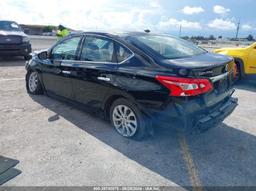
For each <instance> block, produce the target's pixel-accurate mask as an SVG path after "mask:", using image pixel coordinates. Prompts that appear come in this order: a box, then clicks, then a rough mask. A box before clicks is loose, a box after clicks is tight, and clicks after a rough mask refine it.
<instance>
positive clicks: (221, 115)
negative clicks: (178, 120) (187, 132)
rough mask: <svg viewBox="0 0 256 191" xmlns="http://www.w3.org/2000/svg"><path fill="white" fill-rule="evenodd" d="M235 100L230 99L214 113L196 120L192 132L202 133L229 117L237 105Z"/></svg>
mask: <svg viewBox="0 0 256 191" xmlns="http://www.w3.org/2000/svg"><path fill="white" fill-rule="evenodd" d="M237 102H238V99H237V98H232V97H231V98H230V99H229V100H228V101H227V102H226V103H225V104H223V105H222V106H221V107H220V108H218V109H216V110H215V111H213V112H211V113H209V114H208V115H205V116H204V117H202V118H200V119H198V121H197V122H196V124H195V125H194V127H192V129H193V130H199V131H200V132H204V131H206V130H208V129H210V128H212V127H215V126H217V125H219V124H220V123H221V122H222V121H223V120H224V119H225V118H226V117H227V116H229V115H230V114H231V113H232V112H233V111H234V109H235V108H236V107H237V105H238V103H237Z"/></svg>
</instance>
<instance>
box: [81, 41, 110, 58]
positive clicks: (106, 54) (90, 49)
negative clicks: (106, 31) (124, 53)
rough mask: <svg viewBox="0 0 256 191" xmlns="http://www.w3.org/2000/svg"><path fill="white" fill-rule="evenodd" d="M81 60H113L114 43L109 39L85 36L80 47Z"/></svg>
mask: <svg viewBox="0 0 256 191" xmlns="http://www.w3.org/2000/svg"><path fill="white" fill-rule="evenodd" d="M81 60H84V61H93V62H114V43H113V41H112V40H110V39H106V38H101V37H93V36H87V37H86V38H85V42H84V45H83V48H82V54H81Z"/></svg>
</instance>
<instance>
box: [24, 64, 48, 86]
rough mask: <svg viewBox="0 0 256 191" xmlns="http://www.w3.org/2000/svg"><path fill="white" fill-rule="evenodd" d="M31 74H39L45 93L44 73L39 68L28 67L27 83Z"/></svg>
mask: <svg viewBox="0 0 256 191" xmlns="http://www.w3.org/2000/svg"><path fill="white" fill-rule="evenodd" d="M31 72H37V73H38V74H39V81H40V83H41V85H42V88H43V91H45V87H44V82H43V78H42V73H41V71H40V70H39V69H38V68H33V67H28V68H27V73H26V77H25V79H26V81H27V80H28V75H29V74H30V73H31Z"/></svg>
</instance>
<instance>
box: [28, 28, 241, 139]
mask: <svg viewBox="0 0 256 191" xmlns="http://www.w3.org/2000/svg"><path fill="white" fill-rule="evenodd" d="M233 68H234V61H233V59H232V58H230V57H227V56H222V55H217V54H212V53H209V52H207V51H205V50H203V49H201V48H199V47H197V46H195V45H193V44H190V43H189V42H187V41H184V40H182V39H179V38H176V37H172V36H167V35H157V34H147V33H136V32H133V33H120V34H109V33H96V32H86V33H80V34H74V35H70V36H68V37H66V38H65V39H63V40H61V41H59V42H57V44H55V45H54V46H53V47H52V48H50V49H49V50H48V51H41V52H37V53H35V54H33V58H32V60H30V61H29V62H28V63H27V65H26V69H27V75H26V86H27V91H28V92H29V93H31V94H41V93H43V92H45V93H46V94H47V95H49V96H53V97H57V98H61V99H62V100H66V101H68V102H72V103H75V104H78V105H79V106H82V107H86V108H90V109H93V110H96V111H98V110H99V111H104V112H105V114H106V117H108V118H109V119H110V121H111V123H112V125H113V127H115V129H116V130H117V132H118V133H119V134H121V135H122V136H124V137H129V138H131V137H132V138H136V139H140V138H142V137H144V136H145V135H147V133H148V132H149V131H151V130H152V127H155V126H153V125H154V124H167V125H169V126H175V127H177V128H178V129H181V130H185V131H194V130H206V129H208V128H210V127H213V126H216V125H218V124H219V123H220V122H222V121H223V120H224V119H225V117H227V116H228V115H229V114H230V113H232V111H233V110H234V108H235V107H236V106H237V100H236V99H235V98H232V94H233V92H234V89H233V88H232V86H233V81H234V74H233V73H234V72H233Z"/></svg>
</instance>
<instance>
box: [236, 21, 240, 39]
mask: <svg viewBox="0 0 256 191" xmlns="http://www.w3.org/2000/svg"><path fill="white" fill-rule="evenodd" d="M239 30H240V19H239V21H238V23H237V27H236V39H238V33H239Z"/></svg>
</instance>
